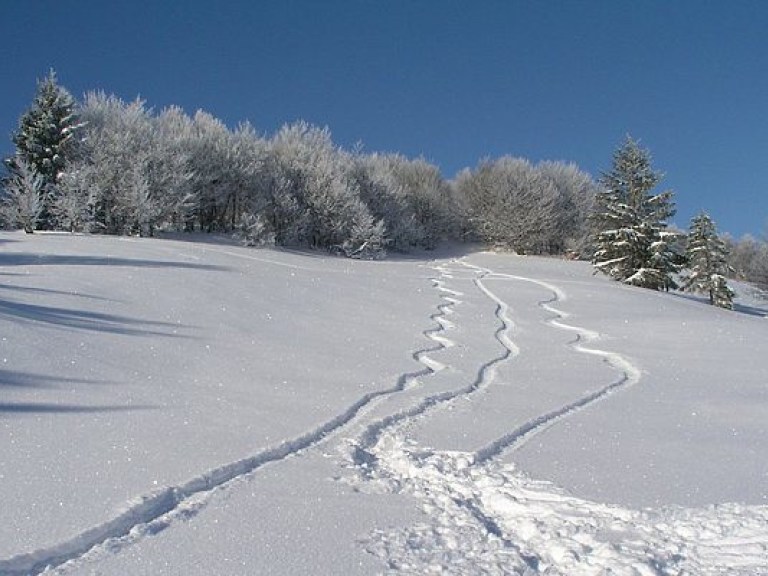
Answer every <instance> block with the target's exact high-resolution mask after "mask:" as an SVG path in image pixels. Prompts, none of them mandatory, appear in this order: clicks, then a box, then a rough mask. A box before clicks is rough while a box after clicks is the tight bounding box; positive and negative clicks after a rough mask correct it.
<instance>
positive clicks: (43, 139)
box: [8, 70, 80, 228]
mask: <svg viewBox="0 0 768 576" xmlns="http://www.w3.org/2000/svg"><path fill="white" fill-rule="evenodd" d="M79 127H80V124H79V122H78V119H77V116H76V114H75V100H74V98H72V96H71V95H70V93H69V92H68V91H67V90H66V89H65V88H63V87H62V86H60V85H59V84H58V83H57V81H56V73H55V72H54V71H53V70H51V71H50V73H49V74H48V76H46V77H45V78H44V79H43V80H40V81H38V83H37V93H36V94H35V98H34V101H33V102H32V105H31V106H30V108H29V109H28V110H27V111H26V112H24V114H23V115H22V116H21V118H20V119H19V127H18V129H17V130H16V132H15V133H14V134H13V143H14V144H15V146H16V155H15V156H14V157H12V158H10V159H9V160H8V163H9V166H10V169H11V170H13V164H14V163H15V162H17V160H19V159H21V160H24V161H25V162H26V163H27V164H28V167H31V168H33V169H34V170H35V172H36V173H37V174H39V176H40V178H41V180H42V186H41V187H40V192H39V194H40V205H41V213H40V218H39V219H38V225H39V226H40V227H42V228H52V227H54V226H55V222H54V216H53V214H52V212H51V205H52V203H53V201H54V197H55V186H56V184H57V182H58V180H59V177H60V175H61V174H62V173H63V171H64V168H65V166H66V164H67V160H68V159H69V157H70V156H71V155H72V153H73V151H74V144H75V132H76V131H77V130H78V128H79ZM25 170H26V169H25Z"/></svg>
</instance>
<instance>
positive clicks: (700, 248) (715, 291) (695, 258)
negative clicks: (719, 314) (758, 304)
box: [682, 213, 734, 309]
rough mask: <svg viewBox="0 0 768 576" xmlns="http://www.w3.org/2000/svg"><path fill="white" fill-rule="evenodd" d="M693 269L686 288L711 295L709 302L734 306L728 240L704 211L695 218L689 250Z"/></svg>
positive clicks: (687, 279) (723, 305) (726, 306)
mask: <svg viewBox="0 0 768 576" xmlns="http://www.w3.org/2000/svg"><path fill="white" fill-rule="evenodd" d="M685 257H686V261H687V263H688V269H689V272H688V274H687V275H686V276H685V278H684V280H683V285H682V288H683V290H687V291H689V292H702V293H704V294H708V295H709V303H710V304H714V305H715V306H719V307H721V308H728V309H731V308H733V296H734V293H733V290H731V288H730V287H729V286H728V282H727V281H726V279H725V277H726V273H727V272H728V263H727V261H726V258H727V251H726V246H725V242H723V241H722V240H721V239H720V237H719V236H718V234H717V227H716V226H715V223H714V222H713V221H712V218H710V217H709V215H707V214H705V213H701V214H699V215H698V216H696V217H694V218H693V220H691V226H690V229H689V232H688V243H687V246H686V250H685Z"/></svg>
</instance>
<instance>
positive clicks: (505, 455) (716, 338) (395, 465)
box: [0, 233, 768, 574]
mask: <svg viewBox="0 0 768 576" xmlns="http://www.w3.org/2000/svg"><path fill="white" fill-rule="evenodd" d="M0 275H1V276H2V277H1V278H0V322H2V327H3V328H2V333H1V334H0V337H1V338H2V339H1V340H0V361H2V367H0V394H2V398H1V399H0V429H2V431H3V434H4V436H5V438H6V441H5V442H4V443H2V444H1V445H0V498H2V505H3V520H4V522H2V523H0V573H2V574H38V573H52V574H81V573H95V574H138V573H146V574H149V573H152V574H207V573H217V574H253V573H270V574H296V573H316V574H339V573H344V574H373V573H382V572H386V573H390V572H391V573H398V572H405V573H430V572H439V573H455V574H466V573H487V574H497V573H498V574H508V573H519V574H537V573H546V574H576V573H578V574H602V573H605V572H606V571H611V573H616V574H726V573H727V574H756V573H767V572H768V455H767V454H766V452H765V449H764V447H765V446H766V445H768V420H767V419H766V418H765V414H766V409H767V408H768V386H766V384H765V383H766V382H768V342H766V339H765V337H764V335H765V330H766V319H765V317H764V316H765V315H766V314H768V304H766V302H765V301H764V300H761V299H760V297H759V294H756V293H750V292H749V290H748V287H746V286H742V285H736V286H735V288H736V291H737V294H738V295H739V296H741V299H739V297H737V299H736V310H737V311H736V312H731V311H726V310H720V309H715V308H713V307H711V306H708V305H706V304H705V303H703V302H702V301H701V299H700V298H696V297H690V296H682V295H678V294H674V293H672V294H666V293H657V292H652V291H648V290H643V289H639V288H634V287H631V286H625V285H621V284H619V283H616V282H612V281H609V280H607V279H606V278H604V277H602V276H594V275H593V274H592V269H591V267H590V266H589V265H587V264H585V263H579V262H565V261H559V260H554V259H542V258H527V257H517V256H512V255H500V254H493V253H483V252H470V253H467V254H464V255H461V254H458V252H457V253H456V254H451V253H450V252H449V251H447V250H445V251H443V252H442V253H425V254H424V255H422V256H421V257H413V258H393V259H390V260H387V261H380V262H365V261H354V260H348V259H341V258H333V257H325V256H324V255H323V254H318V253H296V252H291V251H287V250H268V249H259V250H254V249H246V248H241V247H238V246H234V245H231V244H226V243H223V242H212V241H205V242H204V241H201V239H200V238H194V241H189V240H180V239H160V240H156V239H136V238H106V237H89V236H78V235H74V236H73V235H65V234H35V235H30V236H27V235H23V234H17V233H2V234H0Z"/></svg>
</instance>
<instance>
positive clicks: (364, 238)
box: [254, 122, 386, 257]
mask: <svg viewBox="0 0 768 576" xmlns="http://www.w3.org/2000/svg"><path fill="white" fill-rule="evenodd" d="M351 172H352V159H351V157H350V155H349V154H346V153H344V152H343V151H342V150H340V149H339V148H337V147H336V146H335V145H334V144H333V142H332V140H331V135H330V131H329V130H328V129H327V128H324V129H320V128H317V127H314V126H311V125H309V124H307V123H305V122H299V123H296V124H292V125H289V126H284V127H283V128H282V129H281V130H280V131H279V132H278V133H277V134H276V135H275V136H274V137H273V138H272V140H271V141H270V145H269V150H268V154H267V158H266V161H265V168H264V179H263V186H264V191H265V196H264V205H263V207H261V208H260V211H259V212H258V214H254V216H256V217H257V218H258V219H259V220H260V221H261V223H262V226H261V228H262V229H263V230H264V231H265V232H266V233H269V234H273V235H274V238H275V241H276V242H277V243H278V244H283V245H286V244H288V245H290V244H294V245H304V246H310V247H318V248H327V249H330V250H333V251H338V252H342V253H344V254H346V255H348V256H354V257H378V256H379V255H381V254H383V251H384V248H385V243H386V238H385V230H384V224H383V222H381V221H380V220H377V219H375V218H374V217H373V215H372V214H371V212H370V211H369V210H368V208H367V206H366V205H365V203H364V202H363V201H362V199H361V198H360V195H359V193H358V190H357V187H356V183H355V180H354V178H352V176H351Z"/></svg>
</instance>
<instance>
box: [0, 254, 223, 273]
mask: <svg viewBox="0 0 768 576" xmlns="http://www.w3.org/2000/svg"><path fill="white" fill-rule="evenodd" d="M0 266H119V267H133V268H182V269H191V270H207V271H219V272H226V271H229V270H231V269H230V268H228V267H226V266H216V265H213V264H196V263H194V262H179V261H173V260H141V259H133V258H113V257H110V256H81V255H74V254H33V253H30V252H13V253H5V254H3V253H0Z"/></svg>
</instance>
